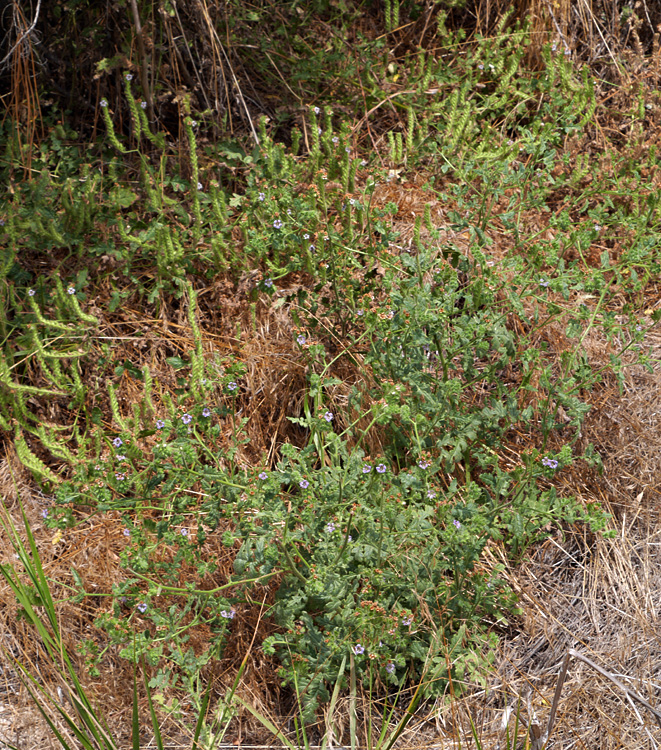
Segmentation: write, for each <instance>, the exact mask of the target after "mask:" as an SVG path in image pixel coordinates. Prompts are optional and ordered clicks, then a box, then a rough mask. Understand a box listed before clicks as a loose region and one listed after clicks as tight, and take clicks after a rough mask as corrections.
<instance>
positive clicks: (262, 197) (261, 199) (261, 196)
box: [257, 193, 266, 201]
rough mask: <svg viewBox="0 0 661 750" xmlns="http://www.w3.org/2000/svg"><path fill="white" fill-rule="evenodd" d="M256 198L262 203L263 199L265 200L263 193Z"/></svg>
mask: <svg viewBox="0 0 661 750" xmlns="http://www.w3.org/2000/svg"><path fill="white" fill-rule="evenodd" d="M257 197H258V198H259V200H260V201H263V200H264V198H266V196H265V195H264V193H260V194H259V195H258V196H257Z"/></svg>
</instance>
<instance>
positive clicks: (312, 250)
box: [308, 245, 314, 253]
mask: <svg viewBox="0 0 661 750" xmlns="http://www.w3.org/2000/svg"><path fill="white" fill-rule="evenodd" d="M308 250H309V251H310V252H311V253H313V252H314V245H310V247H309V248H308Z"/></svg>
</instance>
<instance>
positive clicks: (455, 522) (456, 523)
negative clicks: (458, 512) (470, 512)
mask: <svg viewBox="0 0 661 750" xmlns="http://www.w3.org/2000/svg"><path fill="white" fill-rule="evenodd" d="M452 523H453V524H454V526H455V528H457V529H460V528H461V524H460V523H459V521H457V519H456V518H455V519H454V520H453V521H452Z"/></svg>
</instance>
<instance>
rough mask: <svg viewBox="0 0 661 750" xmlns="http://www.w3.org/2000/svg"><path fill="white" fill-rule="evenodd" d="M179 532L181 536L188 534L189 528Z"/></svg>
mask: <svg viewBox="0 0 661 750" xmlns="http://www.w3.org/2000/svg"><path fill="white" fill-rule="evenodd" d="M179 533H180V534H181V536H188V529H181V531H180V532H179Z"/></svg>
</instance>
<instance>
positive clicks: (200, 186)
mask: <svg viewBox="0 0 661 750" xmlns="http://www.w3.org/2000/svg"><path fill="white" fill-rule="evenodd" d="M197 189H198V190H202V183H201V182H198V183H197Z"/></svg>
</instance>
